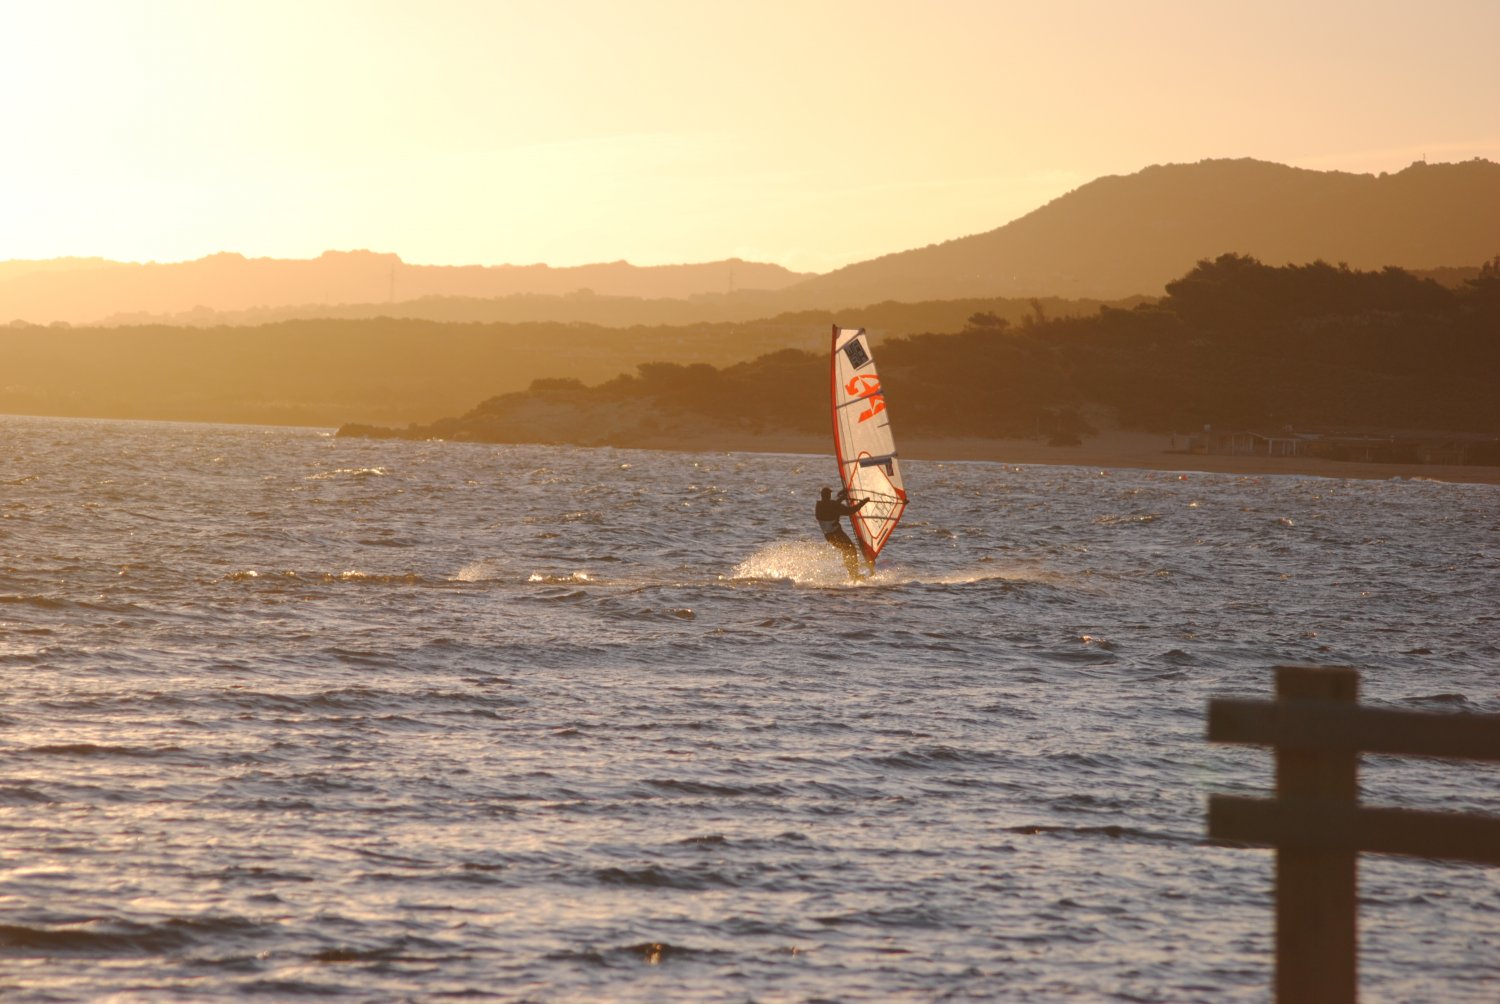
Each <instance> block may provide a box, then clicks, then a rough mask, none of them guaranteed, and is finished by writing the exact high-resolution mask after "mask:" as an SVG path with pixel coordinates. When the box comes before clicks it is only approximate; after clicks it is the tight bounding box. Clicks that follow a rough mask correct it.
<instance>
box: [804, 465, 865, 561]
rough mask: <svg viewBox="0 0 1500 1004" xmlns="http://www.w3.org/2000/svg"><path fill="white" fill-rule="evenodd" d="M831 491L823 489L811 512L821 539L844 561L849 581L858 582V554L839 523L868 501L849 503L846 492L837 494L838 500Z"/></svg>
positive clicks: (830, 489)
mask: <svg viewBox="0 0 1500 1004" xmlns="http://www.w3.org/2000/svg"><path fill="white" fill-rule="evenodd" d="M832 495H833V489H832V488H824V489H823V493H822V498H820V499H819V500H818V504H817V506H816V507H815V508H814V510H813V515H815V516H816V517H817V520H818V529H820V530H822V531H823V537H824V539H825V540H827V541H828V543H830V544H832V545H833V546H834V547H835V548H837V549H838V552H839V554H840V555H841V556H842V557H843V559H844V567H845V568H847V569H848V570H849V579H850V581H855V582H857V581H858V580H859V552H858V551H856V550H855V549H854V541H852V540H850V539H849V535H848V534H847V533H845V532H844V526H843V524H842V523H840V522H839V520H840V519H842V518H843V517H845V516H853V515H854V514H855V513H857V512H859V511H860V509H862V508H864V505H865V503H866V502H868V501H870V500H869V499H860V500H859V501H858V502H855V503H852V504H851V503H850V502H849V493H848V491H841V492H839V497H838V498H833V497H832Z"/></svg>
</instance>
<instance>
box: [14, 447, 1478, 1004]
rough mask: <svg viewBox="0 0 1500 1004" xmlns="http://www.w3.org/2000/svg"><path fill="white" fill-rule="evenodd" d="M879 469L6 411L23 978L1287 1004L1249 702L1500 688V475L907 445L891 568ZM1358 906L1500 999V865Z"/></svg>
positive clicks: (1472, 806) (142, 995)
mask: <svg viewBox="0 0 1500 1004" xmlns="http://www.w3.org/2000/svg"><path fill="white" fill-rule="evenodd" d="M1185 463H1187V461H1186V460H1185ZM833 467H834V465H833V462H832V460H831V459H830V458H828V457H820V456H800V455H797V456H793V455H755V454H744V453H739V454H727V453H667V452H643V451H629V450H616V449H572V448H560V447H541V446H491V445H463V444H450V443H435V442H430V443H416V442H377V441H364V440H341V439H336V438H334V437H333V436H332V435H330V434H329V433H328V432H326V431H321V430H304V429H272V428H254V427H228V426H201V425H176V424H166V423H129V422H94V421H67V420H46V419H26V418H3V419H0V687H3V703H0V763H3V773H0V997H3V999H4V1000H6V1001H28V1002H30V1001H35V1002H42V1001H47V1002H61V1001H85V1000H100V999H107V1000H110V1001H152V1002H156V1001H211V1000H229V999H242V998H245V997H247V996H253V997H257V998H261V999H272V1000H294V999H302V998H313V997H317V998H323V999H341V1000H342V999H348V1000H361V1001H397V1000H410V1001H429V1000H434V1001H435V1000H449V999H472V1000H500V1001H653V1002H659V1001H664V1000H672V1001H813V1000H828V1001H933V1000H1002V1001H1009V1000H1015V1001H1228V1000H1243V1001H1265V1000H1267V999H1268V998H1269V986H1270V980H1271V973H1272V966H1273V958H1272V952H1271V945H1272V941H1271V938H1272V913H1271V892H1272V889H1271V886H1272V860H1273V859H1272V854H1271V852H1270V851H1267V850H1262V849H1255V848H1247V847H1236V846H1226V845H1221V844H1216V843H1214V842H1210V841H1208V840H1207V839H1206V837H1205V825H1204V811H1205V798H1206V795H1207V794H1209V793H1210V792H1216V791H1224V792H1236V793H1263V792H1265V791H1267V789H1269V787H1270V786H1271V784H1272V777H1271V767H1272V764H1271V758H1270V756H1269V754H1268V753H1265V752H1262V751H1258V750H1254V749H1249V748H1243V747H1226V746H1214V745H1210V744H1208V743H1207V742H1206V741H1205V738H1204V716H1205V706H1206V702H1207V701H1208V700H1209V699H1210V698H1211V697H1214V696H1239V697H1254V696H1259V697H1266V696H1269V695H1270V693H1271V687H1272V679H1271V670H1272V667H1274V666H1276V665H1278V664H1285V663H1313V664H1339V665H1349V666H1354V667H1357V668H1358V669H1359V670H1360V671H1361V673H1362V682H1361V686H1362V699H1363V700H1364V701H1366V702H1367V703H1370V704H1373V705H1377V706H1384V707H1394V708H1406V709H1422V710H1429V711H1435V712H1442V713H1453V714H1461V713H1465V712H1500V675H1497V672H1496V671H1497V667H1500V659H1497V656H1500V615H1497V600H1500V489H1497V488H1495V487H1491V486H1483V485H1459V484H1440V483H1434V482H1425V481H1409V480H1390V481H1347V480H1338V479H1329V478H1308V477H1275V476H1258V477H1239V476H1232V475H1222V474H1215V475H1209V474H1198V473H1192V472H1180V473H1165V472H1148V471H1129V470H1099V469H1094V468H1086V467H1044V466H1027V467H1017V466H1011V465H1004V464H992V463H936V462H929V463H922V462H911V463H909V464H907V465H906V474H907V479H908V487H909V490H910V492H911V495H912V503H911V507H910V509H909V510H908V512H907V517H906V520H905V522H904V523H903V525H902V526H901V528H900V529H899V530H898V531H897V532H896V534H895V536H894V537H893V539H892V542H891V544H890V546H889V548H888V549H887V551H886V553H885V555H883V556H882V558H881V560H880V562H879V566H878V572H877V574H876V575H875V576H874V578H873V579H871V580H869V581H866V582H862V583H860V584H858V585H851V584H849V583H848V582H847V581H845V578H844V574H843V570H842V565H841V563H840V562H839V559H838V556H837V554H836V553H835V552H834V551H833V550H832V548H830V547H828V546H827V545H826V544H825V543H824V542H823V541H822V539H821V536H820V535H819V533H818V531H817V527H816V525H815V523H814V521H813V518H812V508H813V503H814V501H815V500H816V498H817V495H818V489H819V488H820V487H822V486H824V485H827V484H829V483H830V482H831V479H832V476H833ZM1362 781H1363V784H1364V794H1365V797H1366V799H1367V800H1369V801H1371V802H1372V803H1379V804H1390V805H1398V806H1414V807H1420V808H1426V809H1436V810H1450V811H1470V812H1483V813H1489V814H1497V813H1500V784H1497V782H1500V774H1497V772H1496V770H1494V769H1491V768H1486V767H1484V766H1482V765H1470V766H1465V765H1454V764H1438V763H1432V762H1422V761H1414V760H1405V761H1403V760H1398V759H1395V758H1381V757H1367V758H1366V760H1365V764H1364V767H1363V773H1362ZM1360 917H1361V925H1362V926H1361V935H1360V937H1361V946H1362V959H1361V978H1362V989H1363V993H1364V999H1365V1000H1367V1001H1436V1000H1442V1001H1474V1002H1479V1001H1494V1000H1496V999H1500V874H1497V872H1496V871H1495V870H1493V869H1484V868H1481V867H1478V866H1470V865H1463V864H1455V863H1446V864H1444V863H1432V862H1423V861H1412V860H1405V859H1388V858H1377V857H1369V856H1367V857H1365V858H1364V859H1362V862H1361V904H1360Z"/></svg>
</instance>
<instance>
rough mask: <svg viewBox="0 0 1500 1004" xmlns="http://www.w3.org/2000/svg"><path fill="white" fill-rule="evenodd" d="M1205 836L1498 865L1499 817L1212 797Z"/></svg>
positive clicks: (1247, 841) (1285, 845)
mask: <svg viewBox="0 0 1500 1004" xmlns="http://www.w3.org/2000/svg"><path fill="white" fill-rule="evenodd" d="M1208 835H1209V836H1210V837H1213V838H1214V839H1216V840H1236V841H1241V842H1243V843H1247V844H1266V845H1270V846H1274V847H1287V848H1308V849H1315V850H1343V851H1353V852H1363V853H1368V854H1401V855H1406V856H1409V857H1418V858H1441V859H1445V860H1453V861H1471V862H1475V863H1477V864H1485V865H1500V818H1493V817H1489V816H1469V815H1463V814H1460V813H1456V812H1419V811H1417V810H1413V809H1387V808H1363V807H1358V808H1356V807H1350V806H1347V805H1343V806H1341V805H1338V804H1332V805H1330V804H1319V803H1316V802H1302V803H1298V802H1295V801H1291V800H1287V799H1281V800H1275V801H1273V800H1271V799H1264V798H1242V797H1239V796H1236V795H1212V796H1210V797H1209V800H1208Z"/></svg>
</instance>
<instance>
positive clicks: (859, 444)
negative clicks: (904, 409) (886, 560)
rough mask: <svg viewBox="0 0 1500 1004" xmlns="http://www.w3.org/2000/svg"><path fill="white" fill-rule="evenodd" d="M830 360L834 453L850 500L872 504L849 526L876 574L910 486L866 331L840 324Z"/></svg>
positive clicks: (865, 507) (904, 504)
mask: <svg viewBox="0 0 1500 1004" xmlns="http://www.w3.org/2000/svg"><path fill="white" fill-rule="evenodd" d="M831 357H832V383H833V388H832V389H833V395H832V397H833V453H834V457H835V459H837V461H838V465H839V480H840V481H841V482H843V485H844V490H845V491H847V492H848V493H849V500H850V501H851V502H854V501H858V500H859V499H868V500H869V501H868V502H867V503H866V504H865V505H864V507H863V508H861V509H860V510H859V512H857V513H855V514H854V515H853V516H851V517H849V522H850V523H851V524H853V526H854V536H855V539H856V540H858V542H859V548H860V550H861V551H862V552H863V553H864V556H865V560H866V561H867V562H868V563H869V565H870V567H871V569H872V570H873V569H874V567H875V558H876V556H877V555H879V554H880V551H881V549H882V548H884V547H885V545H886V542H887V541H889V540H890V537H891V532H892V531H894V530H895V529H896V524H897V523H899V522H901V514H902V513H904V512H905V511H906V502H907V495H906V483H905V481H904V480H903V479H902V476H901V462H900V460H898V459H897V457H896V443H895V439H894V438H893V437H892V435H891V416H890V411H889V409H888V408H887V406H886V400H885V391H884V389H882V387H881V385H880V374H879V373H877V372H876V370H875V358H874V356H873V354H872V353H871V352H870V340H869V336H867V335H866V334H865V329H864V328H841V327H839V326H838V325H836V324H835V325H834V326H833V350H832V353H831Z"/></svg>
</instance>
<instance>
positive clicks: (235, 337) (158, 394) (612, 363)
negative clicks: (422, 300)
mask: <svg viewBox="0 0 1500 1004" xmlns="http://www.w3.org/2000/svg"><path fill="white" fill-rule="evenodd" d="M600 299H605V298H602V297H601V298H600ZM443 302H449V303H454V304H466V303H473V302H476V301H468V300H451V301H443ZM477 302H482V301H477ZM611 302H615V301H614V299H613V298H611ZM631 302H637V301H631ZM667 302H674V303H677V302H682V301H667ZM1128 302H1129V301H1119V302H1118V303H1117V304H1116V305H1117V306H1125V305H1128ZM1101 306H1103V304H1100V303H1098V302H1096V301H1063V300H1057V299H1052V298H1047V299H1036V300H1001V299H976V300H950V301H943V302H940V303H887V304H880V305H877V306H874V307H870V308H868V309H866V310H862V311H860V314H859V318H858V320H857V322H856V321H854V320H852V319H846V323H859V324H861V325H864V326H866V327H868V328H870V329H871V330H872V331H875V332H879V333H880V334H882V335H885V334H908V333H913V332H921V331H945V330H954V329H957V328H960V327H962V326H963V324H964V322H965V319H966V318H969V317H971V316H975V315H982V316H985V317H993V318H996V319H997V320H1004V321H1007V322H1010V323H1021V322H1022V321H1023V320H1024V319H1025V318H1028V317H1054V318H1056V317H1071V316H1083V315H1090V314H1097V313H1098V312H1099V309H1100V307H1101ZM837 320H839V318H837V317H835V316H834V315H833V314H831V313H830V312H828V311H803V312H799V313H788V314H781V315H777V316H775V317H764V318H761V319H759V320H753V321H739V322H735V323H718V324H680V325H638V326H631V327H611V326H605V325H602V324H587V323H580V322H578V321H567V322H560V321H552V322H543V321H532V322H526V323H518V324H506V323H452V322H448V323H444V322H437V321H425V320H412V319H396V318H389V317H386V318H373V319H366V320H329V319H302V320H287V321H283V322H280V323H275V324H261V325H257V326H254V327H242V328H234V327H214V328H207V329H196V328H185V327H174V326H170V325H142V326H131V327H119V328H104V327H72V328H67V327H51V326H45V325H0V412H8V413H11V414H29V415H65V416H75V417H98V418H157V419H176V420H183V421H198V422H248V423H269V424H290V425H314V426H318V425H321V426H336V425H338V424H339V423H341V422H350V421H358V422H380V423H386V424H389V423H409V422H426V421H431V420H432V419H434V418H437V417H439V416H442V415H451V414H454V413H455V412H456V411H458V410H461V409H463V408H467V407H469V406H470V405H471V404H472V403H473V402H474V401H477V400H479V399H481V398H484V397H488V396H490V395H493V394H500V393H504V392H506V391H512V390H521V389H522V388H524V387H526V386H527V385H528V384H529V383H531V381H533V380H535V379H538V378H544V377H554V378H555V377H563V378H573V379H581V380H588V381H599V380H607V379H609V378H610V377H614V376H617V375H618V374H620V373H622V372H629V371H632V370H633V369H634V368H635V366H636V364H637V363H639V362H640V361H641V360H643V359H657V360H663V361H666V362H671V363H677V364H684V365H686V364H693V363H711V364H713V365H716V366H728V365H732V364H734V363H737V362H743V361H745V360H749V359H753V358H755V357H756V356H758V355H762V354H764V353H767V352H772V351H775V350H777V349H782V348H810V347H813V346H815V345H821V344H822V341H823V338H824V337H825V334H824V333H825V332H826V331H827V330H828V328H829V326H830V325H831V324H833V323H834V322H835V321H837Z"/></svg>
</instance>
